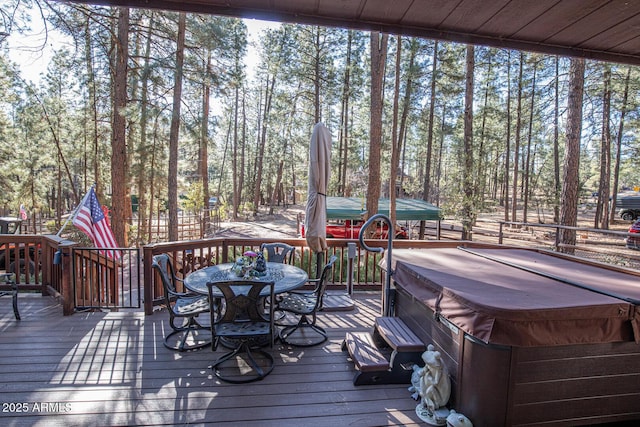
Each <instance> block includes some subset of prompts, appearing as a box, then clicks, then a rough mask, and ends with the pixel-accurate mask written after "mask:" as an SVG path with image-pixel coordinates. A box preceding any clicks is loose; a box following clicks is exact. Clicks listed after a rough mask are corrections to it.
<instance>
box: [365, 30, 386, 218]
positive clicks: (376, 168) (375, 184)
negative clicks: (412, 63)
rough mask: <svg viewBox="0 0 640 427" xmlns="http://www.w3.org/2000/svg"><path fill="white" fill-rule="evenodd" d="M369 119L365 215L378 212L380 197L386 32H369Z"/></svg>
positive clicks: (368, 215) (369, 215)
mask: <svg viewBox="0 0 640 427" xmlns="http://www.w3.org/2000/svg"><path fill="white" fill-rule="evenodd" d="M370 37H371V113H370V114H371V120H370V124H369V138H370V143H369V181H368V186H367V206H366V207H367V217H372V216H373V215H375V214H376V213H377V212H378V199H379V198H380V151H381V150H382V110H383V99H384V98H383V90H384V85H383V82H384V70H385V64H386V62H387V44H388V40H389V35H388V34H382V33H378V32H375V31H372V32H371V35H370Z"/></svg>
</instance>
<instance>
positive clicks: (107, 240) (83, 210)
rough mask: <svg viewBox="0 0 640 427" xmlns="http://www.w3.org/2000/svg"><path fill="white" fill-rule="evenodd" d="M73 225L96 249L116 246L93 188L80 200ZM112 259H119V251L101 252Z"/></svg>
mask: <svg viewBox="0 0 640 427" xmlns="http://www.w3.org/2000/svg"><path fill="white" fill-rule="evenodd" d="M72 222H73V225H75V226H76V227H78V228H79V229H80V230H81V231H82V232H83V233H84V234H86V235H87V236H89V238H90V239H91V240H92V241H93V244H94V245H96V247H98V248H116V247H117V246H118V244H117V243H116V239H115V237H114V236H113V231H111V227H109V223H108V221H107V218H106V217H105V216H104V213H102V207H101V206H100V202H98V198H97V197H96V192H95V191H94V190H93V187H91V189H90V190H89V192H88V193H87V195H86V196H85V197H84V198H83V199H82V202H81V204H80V208H79V209H78V211H77V212H76V214H75V216H74V217H73V221H72ZM102 253H103V254H104V253H106V255H107V256H108V257H110V258H113V259H118V258H120V251H114V250H108V251H102Z"/></svg>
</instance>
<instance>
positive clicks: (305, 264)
mask: <svg viewBox="0 0 640 427" xmlns="http://www.w3.org/2000/svg"><path fill="white" fill-rule="evenodd" d="M272 242H283V243H287V244H289V245H291V246H293V247H295V248H296V250H295V256H294V260H293V263H294V265H296V266H298V267H300V268H302V269H303V270H305V271H306V272H307V273H308V274H309V277H314V276H315V271H316V254H315V253H313V252H312V251H311V250H309V248H308V247H307V243H306V240H305V239H280V238H278V239H262V238H260V239H255V238H210V239H200V240H189V241H184V242H171V243H157V244H152V245H147V246H145V247H144V248H143V258H144V277H145V279H144V281H145V283H144V301H145V304H144V305H145V312H146V313H147V314H150V313H151V312H152V311H153V306H154V305H155V304H160V303H161V299H162V292H163V291H162V283H161V282H160V280H159V278H158V277H156V275H155V274H154V272H153V271H152V269H151V259H152V258H153V256H154V255H159V254H162V253H167V254H169V256H170V257H171V258H172V259H173V262H174V265H175V270H176V275H177V276H178V277H179V278H183V277H184V276H186V275H187V274H189V273H190V272H192V271H195V270H199V269H200V268H204V267H207V266H209V265H216V264H221V263H226V262H232V261H233V260H234V259H235V258H236V257H238V256H240V255H242V254H243V253H244V252H245V251H248V250H252V251H259V250H260V245H261V244H262V243H272ZM367 242H368V243H369V245H370V246H374V247H375V246H379V247H385V248H386V245H387V242H386V240H371V241H369V240H368V241H367ZM348 243H353V244H355V245H356V257H355V262H354V268H353V278H352V280H351V281H350V280H349V277H348V275H349V271H350V270H349V269H348V265H349V255H348V251H347V248H348ZM424 243H425V242H424V241H422V243H421V242H420V241H416V240H411V241H409V240H405V241H401V240H398V241H395V242H394V247H420V246H423V245H424ZM327 246H328V249H327V250H326V251H325V253H324V254H323V255H324V258H325V259H327V258H328V257H329V256H331V255H336V256H337V257H338V259H339V260H341V261H338V263H337V264H336V267H335V268H334V272H333V277H331V279H330V281H331V283H332V285H331V286H330V287H329V289H337V288H343V289H346V286H347V284H348V283H349V282H352V283H353V286H354V289H356V290H372V289H378V288H379V287H380V285H381V283H382V282H383V277H382V274H383V273H382V271H381V269H380V268H379V266H378V262H379V261H380V259H381V257H382V255H381V254H376V253H370V252H366V251H364V250H362V249H361V248H360V247H359V244H358V242H357V240H352V239H329V240H328V241H327Z"/></svg>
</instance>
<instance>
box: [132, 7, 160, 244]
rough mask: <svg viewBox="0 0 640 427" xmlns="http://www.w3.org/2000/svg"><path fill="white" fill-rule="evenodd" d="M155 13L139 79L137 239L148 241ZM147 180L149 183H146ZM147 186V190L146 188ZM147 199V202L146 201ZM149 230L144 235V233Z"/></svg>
mask: <svg viewBox="0 0 640 427" xmlns="http://www.w3.org/2000/svg"><path fill="white" fill-rule="evenodd" d="M154 18H155V14H154V13H153V12H151V16H150V17H149V25H148V28H147V33H146V45H145V49H144V65H143V67H142V74H141V76H140V81H141V85H142V87H141V88H140V144H139V145H138V164H139V167H138V173H137V177H136V178H137V185H136V186H137V188H138V235H137V239H138V241H144V242H148V241H149V239H150V237H151V230H148V225H149V224H148V222H149V218H151V216H152V212H153V200H154V196H155V191H156V190H155V187H154V185H152V183H154V182H155V179H154V177H155V167H154V166H155V165H154V166H152V167H150V168H148V169H147V168H144V167H142V165H148V164H149V163H150V162H149V159H148V156H151V157H152V162H151V163H152V164H155V156H154V154H155V151H154V150H149V147H148V146H147V144H148V142H147V127H148V126H149V76H150V75H151V58H150V56H151V34H152V30H153V27H154V24H155V19H154ZM148 181H149V183H150V185H147V182H148ZM147 188H148V190H147ZM147 201H148V202H147ZM147 230H148V231H149V232H148V233H147V234H146V235H145V233H146V232H147Z"/></svg>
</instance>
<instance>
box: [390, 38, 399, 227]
mask: <svg viewBox="0 0 640 427" xmlns="http://www.w3.org/2000/svg"><path fill="white" fill-rule="evenodd" d="M396 40H397V42H396V68H395V90H394V93H393V121H392V124H391V167H390V171H389V219H391V223H392V224H395V223H396V178H397V176H398V164H399V163H400V161H399V158H400V152H399V148H400V147H399V146H400V144H399V139H400V137H399V136H398V108H399V98H400V72H401V67H400V65H401V62H402V36H397V37H396Z"/></svg>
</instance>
